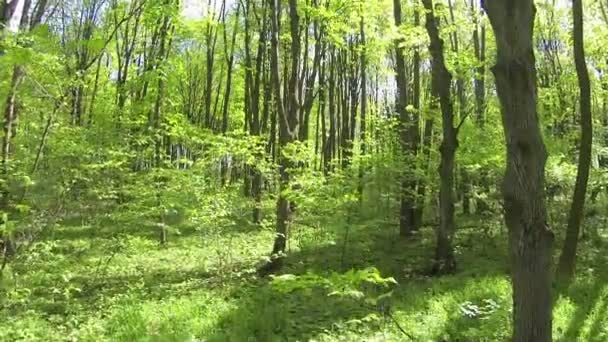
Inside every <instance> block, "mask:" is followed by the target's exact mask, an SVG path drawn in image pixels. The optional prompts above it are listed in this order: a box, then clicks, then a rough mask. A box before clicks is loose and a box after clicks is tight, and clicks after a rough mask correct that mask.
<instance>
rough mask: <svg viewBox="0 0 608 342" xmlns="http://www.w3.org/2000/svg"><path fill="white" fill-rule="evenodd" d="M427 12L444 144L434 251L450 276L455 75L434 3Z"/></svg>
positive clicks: (428, 0)
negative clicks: (445, 49) (448, 59)
mask: <svg viewBox="0 0 608 342" xmlns="http://www.w3.org/2000/svg"><path fill="white" fill-rule="evenodd" d="M422 4H423V5H424V8H425V9H426V25H425V26H426V30H427V32H428V35H429V38H430V41H431V43H430V46H429V51H430V52H431V58H432V72H431V73H432V93H433V96H437V97H439V104H440V107H441V119H442V128H443V140H442V142H441V147H440V148H439V150H440V152H441V162H440V164H439V176H440V178H441V180H440V185H439V227H438V228H437V231H436V232H437V246H436V250H435V265H434V266H433V270H434V272H436V273H447V272H451V271H453V270H454V269H455V268H456V259H455V258H454V247H453V246H452V237H453V234H454V230H455V223H454V164H455V159H456V149H457V148H458V140H457V128H455V127H454V108H453V105H452V98H451V84H452V74H451V73H450V72H449V71H448V69H447V67H446V66H445V58H444V56H443V53H444V51H443V50H444V47H443V45H444V44H443V39H441V37H440V35H439V27H438V24H437V19H436V17H435V11H434V8H433V1H432V0H422Z"/></svg>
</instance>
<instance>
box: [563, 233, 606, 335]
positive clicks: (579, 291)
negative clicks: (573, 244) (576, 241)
mask: <svg viewBox="0 0 608 342" xmlns="http://www.w3.org/2000/svg"><path fill="white" fill-rule="evenodd" d="M606 247H607V246H606V242H602V241H601V240H595V244H592V243H591V242H590V241H581V244H580V246H579V253H578V254H579V256H578V260H577V276H576V278H575V279H574V280H573V282H572V283H570V284H558V286H557V289H556V290H557V291H556V295H555V299H556V301H557V300H558V299H567V300H568V301H570V302H571V303H572V304H573V305H574V306H575V309H574V313H573V314H572V317H570V319H569V323H568V325H567V326H566V327H564V328H563V329H561V328H560V330H562V331H559V333H560V335H561V339H560V340H562V341H582V340H585V341H605V340H606V339H608V332H606V331H604V332H602V331H601V325H602V324H603V323H605V319H606V314H607V308H606V307H607V306H608V298H605V297H606V296H607V295H608V293H607V292H606V289H607V288H608V256H607V255H606V253H605V250H606ZM586 326H589V328H588V329H585V327H586ZM562 333H563V334H562Z"/></svg>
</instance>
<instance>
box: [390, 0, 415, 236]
mask: <svg viewBox="0 0 608 342" xmlns="http://www.w3.org/2000/svg"><path fill="white" fill-rule="evenodd" d="M393 15H394V18H395V25H396V26H397V27H399V26H401V23H402V11H401V0H393ZM402 41H403V39H401V38H399V39H397V40H395V59H396V61H395V71H396V81H397V104H396V106H397V108H396V109H397V113H398V114H399V121H400V124H401V127H400V130H401V134H400V140H401V147H402V151H403V153H404V154H405V155H406V156H408V159H410V158H411V159H412V160H413V159H414V157H415V156H416V150H417V138H415V136H414V135H415V134H412V133H413V132H417V131H418V127H417V123H416V122H413V121H414V120H411V118H410V117H409V114H408V111H407V101H408V94H407V73H406V70H405V57H404V55H403V47H402V46H401V44H402ZM410 167H415V166H413V163H412V166H410ZM413 174H415V172H408V173H406V174H404V176H403V179H402V180H401V194H400V195H401V199H400V200H401V205H400V209H399V233H400V235H401V236H410V235H411V234H412V232H413V231H414V230H416V227H415V221H416V219H415V216H416V215H415V214H416V210H415V208H416V200H415V194H416V180H415V179H414V176H413Z"/></svg>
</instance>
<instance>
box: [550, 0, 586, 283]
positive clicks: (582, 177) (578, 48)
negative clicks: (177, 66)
mask: <svg viewBox="0 0 608 342" xmlns="http://www.w3.org/2000/svg"><path fill="white" fill-rule="evenodd" d="M572 19H573V28H572V40H573V42H574V63H575V65H576V74H577V77H578V86H579V91H580V100H579V106H580V115H581V143H580V150H579V156H578V171H577V174H576V184H575V187H574V195H573V197H572V205H571V206H570V215H569V217H568V228H567V231H566V240H565V241H564V247H563V249H562V254H561V256H560V258H559V265H558V273H559V276H560V277H563V278H564V279H569V278H571V277H572V275H574V270H575V266H576V249H577V245H578V237H579V233H580V227H581V222H582V219H583V210H584V208H585V199H586V194H587V184H588V182H589V168H590V167H591V149H592V146H593V118H592V115H591V83H590V81H589V72H588V71H587V63H586V61H585V45H584V27H583V1H582V0H573V1H572Z"/></svg>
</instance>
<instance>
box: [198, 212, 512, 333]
mask: <svg viewBox="0 0 608 342" xmlns="http://www.w3.org/2000/svg"><path fill="white" fill-rule="evenodd" d="M386 228H387V229H382V228H381V227H377V226H375V227H370V226H368V225H355V224H353V225H351V226H350V228H349V229H350V231H349V232H348V234H346V232H345V231H339V232H338V234H337V236H341V237H342V238H341V239H340V238H338V239H336V240H337V241H335V242H333V243H328V244H325V245H322V246H318V247H311V248H307V249H304V250H300V251H295V252H292V253H290V254H289V255H288V257H287V258H286V260H285V262H284V267H283V269H282V271H281V274H293V275H306V274H309V275H310V274H314V275H318V276H328V277H331V276H332V274H333V275H334V276H335V275H336V274H338V276H344V275H345V272H347V271H349V270H352V269H354V270H362V269H366V268H368V267H375V268H377V269H378V270H379V271H380V273H381V275H382V276H383V277H394V278H395V279H396V280H397V281H398V283H399V285H397V286H395V287H394V288H393V289H392V291H393V293H392V296H391V297H390V300H388V301H386V302H384V303H382V304H381V305H380V304H378V303H373V302H366V301H365V299H364V298H353V297H339V296H331V295H329V294H330V293H331V292H332V291H340V290H343V289H331V288H327V287H324V286H321V285H319V286H315V285H314V284H312V285H311V286H309V287H303V288H299V289H297V290H292V291H283V290H281V288H280V287H277V286H274V285H273V283H272V282H266V283H262V284H258V285H256V286H254V287H248V288H245V289H242V290H240V294H239V296H240V297H241V299H240V300H239V306H238V308H237V309H236V310H234V311H232V312H230V313H229V314H228V315H227V316H225V317H223V319H222V320H221V321H220V323H219V324H218V326H217V327H216V329H215V331H214V332H212V333H210V334H208V335H207V336H205V335H204V336H202V337H203V338H205V339H208V340H210V341H247V340H251V341H307V340H310V339H317V340H318V339H319V338H320V336H323V335H324V334H328V335H332V336H341V335H344V334H346V333H347V332H348V331H360V330H365V332H361V333H362V334H365V333H373V332H379V331H384V332H387V333H388V334H390V335H391V336H392V337H393V338H395V339H397V340H403V341H407V340H410V338H409V337H407V335H405V334H403V333H402V332H401V331H400V329H401V328H402V329H404V330H405V331H407V332H408V334H411V335H412V336H413V337H414V338H423V337H424V338H427V339H428V338H435V337H437V336H441V335H442V332H443V331H444V330H445V329H449V328H450V327H452V328H453V327H455V326H459V325H462V323H459V324H455V325H450V322H449V320H451V319H457V318H458V317H459V315H460V313H459V312H458V301H459V300H462V301H465V299H467V298H469V297H471V300H473V301H475V300H479V301H482V300H483V299H486V298H494V299H496V300H497V301H501V300H502V299H501V298H498V297H501V296H503V297H504V293H503V292H504V291H503V292H501V291H497V290H495V289H493V288H491V287H488V288H483V284H491V285H493V284H494V283H493V282H495V281H498V282H502V283H501V284H504V283H505V282H504V279H505V278H506V274H505V273H504V272H505V271H506V266H505V262H506V257H505V255H504V254H505V252H503V251H506V248H503V246H500V243H495V242H494V241H490V239H488V241H485V240H484V238H480V237H479V234H478V233H477V232H463V233H462V234H460V235H459V236H458V239H457V240H458V243H457V246H458V256H459V269H458V271H457V272H456V273H455V274H453V275H449V276H445V277H441V278H431V277H428V276H427V275H426V274H427V272H426V271H427V270H428V266H429V265H430V264H431V262H430V258H431V257H432V255H433V238H432V237H433V232H432V230H431V229H424V230H423V231H421V232H420V235H419V236H418V237H416V238H413V239H408V240H405V239H400V238H398V237H396V236H395V232H394V230H392V229H389V228H388V227H386ZM470 234H474V235H475V236H473V237H471V236H470ZM346 236H348V240H347V242H346V244H345V241H344V237H346ZM495 279H498V280H495ZM480 280H481V281H482V285H480V287H479V288H476V287H475V285H474V284H475V283H477V282H479V281H480ZM295 281H297V280H295ZM470 288H475V289H474V290H475V291H476V292H475V293H474V294H469V293H467V291H468V289H470ZM387 291H388V290H387ZM473 296H474V297H473ZM433 299H436V300H435V302H434V303H431V302H432V301H433ZM431 304H432V305H436V306H439V307H442V310H443V312H444V317H443V318H442V319H441V322H440V323H436V324H434V326H433V327H424V326H422V325H421V323H420V322H416V321H413V320H412V317H416V316H417V315H419V316H420V317H422V316H425V315H427V314H428V313H429V311H430V310H431V309H429V305H431ZM505 307H506V305H503V308H505ZM503 311H505V312H506V308H505V309H503ZM391 316H392V317H391ZM393 318H394V320H396V321H397V323H398V324H399V327H398V326H397V324H395V323H394V321H393ZM420 320H421V319H419V321H420ZM429 324H431V323H430V322H429ZM423 329H424V330H423ZM361 336H363V335H361ZM358 340H364V338H362V337H360V339H358Z"/></svg>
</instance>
